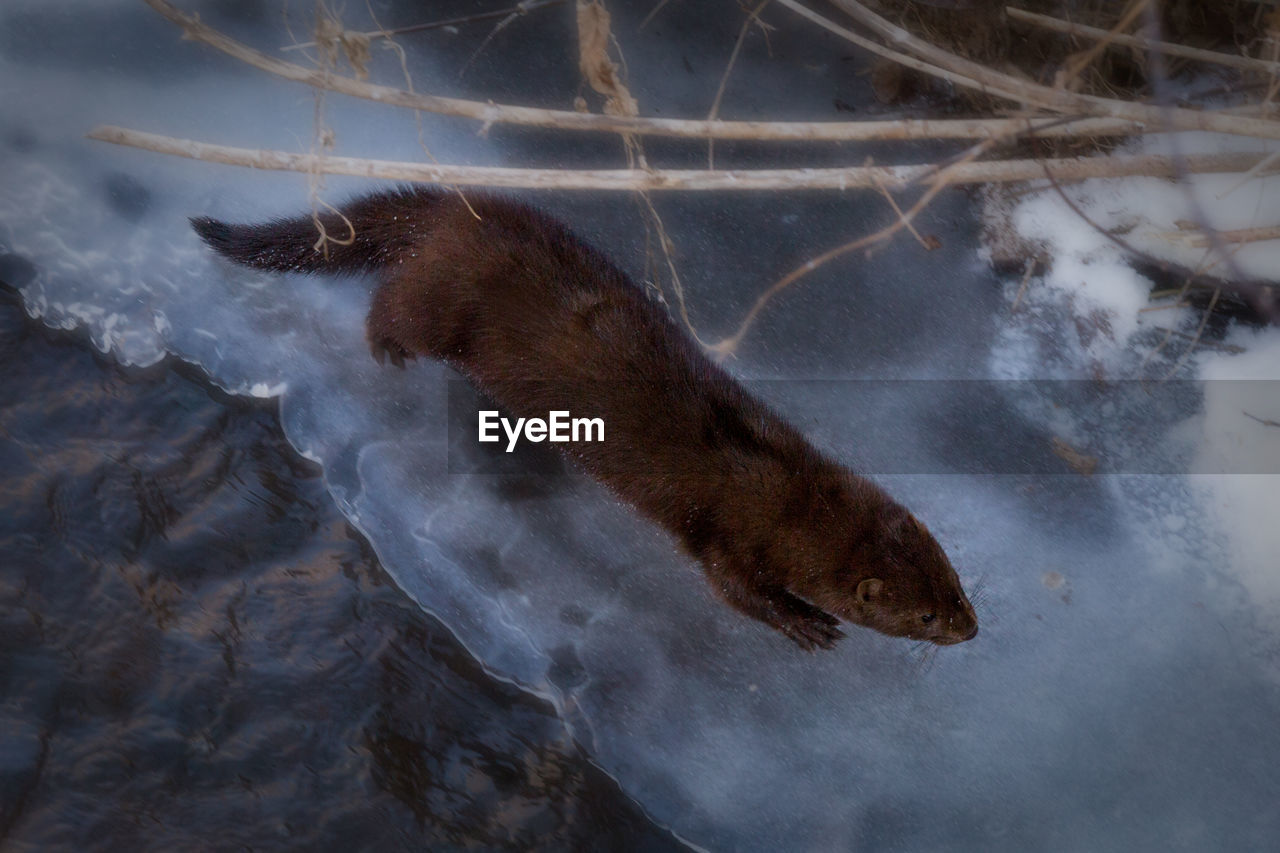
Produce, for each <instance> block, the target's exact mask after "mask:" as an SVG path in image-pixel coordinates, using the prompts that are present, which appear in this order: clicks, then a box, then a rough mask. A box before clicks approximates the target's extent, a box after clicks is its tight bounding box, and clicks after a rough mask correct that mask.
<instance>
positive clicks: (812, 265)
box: [708, 140, 995, 359]
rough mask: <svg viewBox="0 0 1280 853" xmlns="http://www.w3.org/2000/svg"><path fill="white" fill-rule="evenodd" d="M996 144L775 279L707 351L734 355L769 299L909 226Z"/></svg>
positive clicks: (983, 145)
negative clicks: (871, 227) (867, 227)
mask: <svg viewBox="0 0 1280 853" xmlns="http://www.w3.org/2000/svg"><path fill="white" fill-rule="evenodd" d="M994 144H995V140H989V141H987V142H979V143H978V144H977V145H975V146H973V147H972V148H970V149H969V150H968V151H966V152H965V153H964V155H963V156H961V157H960V158H958V159H957V160H955V161H954V162H952V163H951V164H949V165H948V166H946V167H945V168H942V169H936V168H935V170H934V173H933V175H932V176H931V178H930V181H929V188H928V189H927V190H926V191H925V192H924V194H923V195H921V196H920V198H918V199H917V200H916V203H915V204H913V205H911V208H910V209H909V210H908V211H907V212H906V213H901V212H899V214H898V217H897V219H895V220H894V221H893V222H891V223H889V224H888V225H886V226H885V227H883V228H881V229H880V230H879V231H875V232H873V233H871V234H868V235H866V236H865V237H860V238H858V239H857V240H852V241H850V242H848V243H845V244H843V245H841V246H836V247H835V248H834V249H828V250H827V251H826V252H823V253H822V254H821V255H818V256H817V257H816V258H810V259H809V260H807V261H805V262H804V263H803V264H801V265H800V266H798V267H796V268H795V269H793V270H792V271H791V272H789V273H787V274H786V275H784V276H783V277H782V278H780V279H778V280H777V281H775V282H774V283H773V284H771V285H770V286H769V288H768V289H767V290H765V292H764V293H762V294H760V296H758V297H757V298H756V301H755V303H754V304H753V305H752V306H751V310H750V311H748V312H747V316H746V317H744V318H743V320H742V323H740V324H739V326H738V330H737V331H736V332H734V333H733V334H732V335H730V336H729V337H727V338H725V339H724V340H722V341H720V342H719V343H718V344H716V345H715V346H713V347H708V350H709V351H710V352H711V353H712V354H714V355H715V356H717V357H718V358H720V359H724V358H727V357H728V356H730V355H733V354H734V352H735V351H736V350H737V348H738V344H740V343H741V342H742V339H743V337H744V336H745V335H746V334H747V331H748V330H749V329H750V328H751V325H752V324H753V323H754V322H755V321H756V317H758V316H759V315H760V312H761V311H763V310H764V307H765V306H766V305H768V304H769V300H771V299H773V297H774V296H777V295H778V294H779V293H781V292H782V291H783V290H786V289H787V288H788V287H790V286H791V285H792V284H794V283H795V282H797V281H799V280H800V279H802V278H804V277H805V276H807V275H808V274H809V273H811V272H813V271H814V270H816V269H818V267H821V266H823V265H824V264H826V263H828V262H830V261H833V260H835V259H836V258H839V257H841V256H843V255H847V254H849V253H850V252H856V251H857V250H859V249H864V248H867V247H868V246H873V245H875V244H877V243H880V242H882V241H884V240H888V239H889V238H890V237H892V236H893V235H894V234H896V233H898V232H899V231H900V230H902V229H903V228H906V227H908V226H910V225H911V220H913V219H915V218H916V216H917V215H918V214H919V213H920V211H922V210H924V209H925V208H926V207H928V206H929V203H930V202H932V201H933V199H934V197H935V196H936V195H937V194H938V193H940V192H942V191H943V190H944V189H946V188H947V187H949V186H952V185H953V184H952V181H951V176H952V174H953V173H954V172H956V171H958V170H959V169H960V168H961V167H963V166H966V165H971V161H973V160H974V159H976V158H977V157H979V156H981V155H982V154H983V153H984V152H985V151H986V150H987V149H988V148H990V147H991V146H992V145H994ZM895 207H896V205H895Z"/></svg>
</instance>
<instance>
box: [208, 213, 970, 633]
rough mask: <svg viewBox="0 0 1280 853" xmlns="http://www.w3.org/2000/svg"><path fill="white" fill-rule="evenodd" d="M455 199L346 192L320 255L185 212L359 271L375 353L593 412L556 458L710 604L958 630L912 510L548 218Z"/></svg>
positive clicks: (284, 267) (325, 268) (811, 627)
mask: <svg viewBox="0 0 1280 853" xmlns="http://www.w3.org/2000/svg"><path fill="white" fill-rule="evenodd" d="M468 201H469V202H470V204H471V207H472V208H473V209H474V210H475V213H476V214H478V217H479V218H477V216H476V215H473V214H472V212H471V210H469V209H468V208H467V206H466V205H464V204H463V203H462V201H461V200H460V199H459V198H458V197H457V196H456V195H454V194H451V193H447V192H444V191H442V190H437V189H405V190H396V191H391V192H384V193H380V194H377V195H372V196H368V197H365V198H362V199H359V200H356V201H354V202H352V203H350V204H349V205H347V206H346V207H345V208H343V214H344V215H345V216H346V218H347V220H349V221H350V223H351V226H352V227H354V235H353V239H352V240H351V242H350V244H349V245H338V244H334V243H330V244H329V245H328V247H327V250H326V251H325V252H320V251H317V250H316V249H315V248H313V247H314V245H315V243H316V236H317V233H316V228H315V224H314V222H313V221H312V220H311V218H310V217H300V218H297V219H288V220H277V221H274V222H268V223H264V224H261V225H228V224H225V223H221V222H217V221H215V220H212V219H193V220H192V225H193V227H194V228H195V230H196V231H197V232H198V233H199V234H200V236H201V237H203V238H204V240H205V241H206V242H207V243H208V244H209V245H210V246H211V247H213V248H214V249H215V250H217V251H218V252H219V253H220V254H222V255H224V256H226V257H227V258H230V259H231V260H233V261H237V262H239V263H242V264H245V265H248V266H251V267H255V268H258V269H264V270H276V271H282V272H283V271H290V272H321V273H323V272H369V273H376V274H377V275H378V276H379V278H380V285H379V287H378V289H377V291H376V292H375V294H374V297H373V304H372V307H371V308H370V311H369V316H368V322H367V329H366V331H367V335H368V339H369V343H370V347H371V349H372V351H373V353H374V355H375V356H376V357H378V359H379V360H380V361H381V360H382V359H383V357H384V356H389V357H390V358H391V360H392V361H393V362H394V363H396V364H400V365H403V360H404V359H405V358H412V357H414V356H418V355H423V356H429V357H431V358H438V359H442V360H444V361H446V362H448V363H450V364H451V365H453V366H454V367H456V368H457V369H458V370H459V371H461V372H462V373H464V374H466V375H467V376H468V377H469V378H470V379H471V380H472V381H474V382H475V383H476V384H477V385H478V386H479V387H480V388H482V389H483V390H484V391H485V392H486V393H488V394H489V395H490V396H491V397H492V398H493V399H495V400H496V401H498V402H499V403H500V404H501V405H503V406H505V407H506V408H507V409H508V410H509V411H510V412H511V413H512V414H514V415H516V416H517V417H534V416H539V417H545V416H546V414H547V412H549V411H552V410H567V411H569V412H572V413H573V415H575V416H586V417H602V418H603V419H604V422H605V425H606V441H604V442H599V443H578V444H567V445H563V447H566V448H568V449H567V450H565V452H566V453H567V454H569V455H570V456H572V457H573V458H574V459H576V460H577V462H578V463H579V464H580V465H581V466H582V467H583V468H584V469H585V470H586V471H587V472H589V473H590V474H591V475H592V476H593V477H595V478H596V479H597V480H599V481H600V482H602V483H604V484H605V485H606V486H608V487H609V488H610V489H612V490H613V491H614V492H615V493H616V494H617V495H619V496H620V497H621V498H623V499H624V500H626V501H628V502H629V503H631V504H633V505H634V506H636V507H637V508H638V509H640V511H641V512H643V513H644V514H645V515H647V516H648V517H649V518H651V519H653V520H654V521H655V522H657V523H658V524H661V525H662V526H663V527H664V528H666V529H667V530H668V531H670V532H671V533H672V534H673V535H674V536H675V537H676V538H677V539H678V540H679V541H680V542H681V543H682V544H683V545H684V547H685V548H686V549H687V550H688V552H689V553H690V554H692V555H693V556H694V557H696V558H697V559H698V560H699V561H700V562H701V563H702V565H703V567H704V569H705V570H706V574H707V576H708V578H709V579H710V581H711V584H712V586H713V588H714V589H715V590H716V592H717V593H719V595H720V596H721V597H722V598H723V599H724V600H725V601H727V602H728V603H729V604H730V605H732V606H733V607H735V608H737V609H738V610H740V611H741V612H743V613H745V614H747V615H749V616H752V617H754V618H756V619H758V620H760V621H762V622H764V623H765V624H767V625H770V626H771V627H773V628H776V629H777V630H779V631H781V632H782V633H784V634H785V635H787V636H788V637H790V638H791V639H792V640H794V641H795V642H796V643H798V644H799V645H801V646H802V647H804V648H807V649H813V648H815V647H822V648H829V647H831V646H832V645H833V644H834V643H835V641H836V640H837V639H839V638H840V637H841V636H843V634H842V633H841V631H840V630H839V628H838V627H837V625H838V619H840V618H842V619H846V620H848V621H851V622H854V623H857V624H861V625H865V626H867V627H870V628H874V629H876V630H879V631H882V632H884V633H887V634H892V635H895V636H905V637H911V638H914V639H921V640H930V641H932V642H935V643H942V644H945V643H953V642H960V641H962V640H964V639H968V638H969V637H971V636H973V634H974V633H976V631H977V622H976V619H975V617H974V614H973V609H972V607H971V606H970V605H969V602H968V600H967V599H966V597H965V594H964V591H963V590H962V589H961V586H960V582H959V579H958V578H957V577H956V574H955V572H954V570H953V569H952V567H951V565H950V563H949V562H948V561H947V558H946V555H945V554H944V553H943V551H942V549H941V548H940V547H939V546H938V544H937V542H936V541H934V539H933V537H932V536H931V535H930V534H929V532H928V531H927V530H926V529H925V528H924V526H923V525H921V524H920V523H919V522H918V521H917V520H916V519H915V518H914V517H913V516H912V515H911V514H910V513H908V512H907V511H906V510H905V509H904V508H902V507H901V506H899V505H898V504H896V503H895V502H894V501H893V500H892V499H891V498H889V496H888V495H886V494H885V493H884V492H883V491H882V490H881V489H880V488H878V487H877V486H875V485H874V484H872V483H871V482H870V481H868V480H866V479H863V478H861V477H858V476H856V475H854V474H853V473H852V472H850V471H849V470H847V469H845V468H844V467H842V466H840V465H837V464H836V463H834V462H832V461H830V460H828V459H825V458H823V457H822V456H821V455H820V454H819V453H818V452H817V451H816V450H814V448H813V447H812V446H810V445H809V443H808V442H807V441H806V440H805V439H804V437H803V436H802V435H800V433H798V432H797V431H796V430H795V429H793V428H792V427H791V426H790V425H788V424H787V423H786V422H785V421H783V420H782V419H781V418H779V417H778V416H777V415H775V414H774V413H773V412H772V411H771V410H769V409H768V408H767V407H766V406H765V405H763V404H762V403H760V402H759V401H757V400H756V399H754V398H753V397H751V396H750V395H749V394H747V393H746V391H745V390H744V389H743V388H742V387H741V386H740V385H738V383H737V382H735V381H734V380H733V379H732V378H731V377H730V376H729V375H728V374H727V373H726V372H725V371H724V370H722V369H721V368H720V367H718V366H717V365H715V364H713V363H712V362H711V361H710V360H709V359H708V358H707V357H706V356H704V355H703V353H702V352H701V351H700V350H699V349H698V347H697V346H696V345H695V344H694V343H693V342H692V341H690V339H689V338H688V337H686V336H685V335H684V333H683V332H682V331H681V330H680V329H679V328H678V327H677V326H676V325H675V324H674V323H673V322H672V321H671V319H670V318H669V317H668V316H667V314H666V312H665V311H664V310H663V309H662V308H661V307H660V306H658V305H656V304H654V303H653V302H652V301H650V300H649V299H648V297H647V296H646V295H645V294H644V293H643V291H641V290H640V288H638V287H637V286H635V285H634V284H633V283H632V282H631V281H630V280H629V279H628V278H627V276H626V275H625V274H624V273H623V272H622V271H621V270H619V269H618V268H617V267H615V266H614V265H613V264H612V263H611V262H610V261H609V260H608V259H607V258H605V257H604V256H603V255H602V254H600V253H599V252H597V251H596V250H595V249H593V248H591V247H590V246H588V245H586V244H585V243H583V242H582V241H581V240H579V239H578V238H577V237H576V236H574V235H573V234H572V233H570V232H569V231H568V229H567V228H565V227H564V226H563V225H562V224H560V223H559V222H557V221H555V220H554V219H551V218H550V217H548V216H546V215H544V214H542V213H540V212H538V211H537V210H534V209H532V208H529V207H526V206H524V205H522V204H519V203H516V202H513V201H509V200H506V199H502V198H498V197H493V196H485V195H476V194H470V193H469V194H468ZM321 220H322V222H323V224H324V227H325V230H326V231H327V233H328V234H329V235H331V236H334V237H337V238H339V239H342V238H345V237H347V236H348V235H350V234H351V230H350V229H349V228H348V226H347V224H346V222H344V221H343V220H342V219H341V218H340V217H337V216H335V215H325V216H322V217H321Z"/></svg>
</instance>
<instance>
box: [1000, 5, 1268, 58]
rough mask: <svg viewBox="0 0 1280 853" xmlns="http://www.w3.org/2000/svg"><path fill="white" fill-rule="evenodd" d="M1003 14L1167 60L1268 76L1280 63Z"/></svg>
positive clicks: (1029, 15)
mask: <svg viewBox="0 0 1280 853" xmlns="http://www.w3.org/2000/svg"><path fill="white" fill-rule="evenodd" d="M1004 11H1005V13H1006V14H1008V16H1009V17H1010V18H1011V19H1012V20H1015V21H1021V22H1023V23H1027V24H1033V25H1035V26H1037V27H1041V28H1043V29H1046V30H1052V31H1053V32H1058V33H1065V34H1067V35H1073V36H1084V37H1085V38H1090V39H1099V40H1105V41H1106V42H1109V43H1110V44H1113V45H1120V46H1123V47H1137V48H1143V49H1144V50H1150V49H1152V48H1153V47H1156V46H1158V47H1159V48H1160V50H1162V51H1164V53H1165V54H1167V55H1168V56H1178V57H1182V58H1183V59H1194V60H1195V61H1197V62H1210V63H1213V64H1215V65H1226V66H1228V67H1231V68H1240V69H1243V70H1245V71H1263V72H1266V73H1268V74H1275V73H1277V72H1280V62H1269V61H1268V60H1265V59H1254V58H1253V57H1251V56H1235V55H1233V54H1230V53H1220V52H1219V51H1216V50H1201V49H1200V48H1198V47H1186V46H1184V45H1180V44H1173V43H1171V42H1166V41H1162V42H1160V43H1159V44H1158V45H1156V43H1154V42H1152V41H1150V40H1149V39H1146V38H1143V37H1142V36H1130V35H1123V34H1121V33H1114V32H1109V31H1107V30H1102V29H1099V28H1097V27H1089V26H1085V25H1084V24H1073V23H1071V22H1070V21H1063V20H1059V19H1058V18H1051V17H1049V16H1048V15H1039V14H1036V13H1035V12H1027V11H1024V10H1022V9H1016V8H1014V7H1013V6H1006V7H1005V9H1004Z"/></svg>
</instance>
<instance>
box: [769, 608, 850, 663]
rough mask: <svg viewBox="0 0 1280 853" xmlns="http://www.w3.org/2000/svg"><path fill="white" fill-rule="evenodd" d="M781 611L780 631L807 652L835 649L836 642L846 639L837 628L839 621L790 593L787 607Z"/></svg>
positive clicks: (779, 614)
mask: <svg viewBox="0 0 1280 853" xmlns="http://www.w3.org/2000/svg"><path fill="white" fill-rule="evenodd" d="M779 610H780V611H781V612H779V613H778V617H779V619H778V623H779V624H778V629H779V630H780V631H782V633H784V634H786V635H787V636H788V637H790V638H791V639H792V640H793V641H794V642H795V644H796V645H798V646H799V647H800V648H802V649H804V650H805V651H807V652H811V651H813V650H814V649H830V648H834V647H835V644H836V640H839V639H841V638H843V637H844V632H843V631H841V630H840V629H839V628H838V627H836V626H838V625H839V624H840V620H839V619H837V618H836V617H834V616H832V615H831V614H830V613H828V612H826V611H825V610H822V609H821V608H818V607H814V606H813V605H812V604H810V603H809V602H807V601H804V600H802V599H799V598H796V597H795V596H794V595H791V594H790V593H787V594H786V602H785V607H784V608H779Z"/></svg>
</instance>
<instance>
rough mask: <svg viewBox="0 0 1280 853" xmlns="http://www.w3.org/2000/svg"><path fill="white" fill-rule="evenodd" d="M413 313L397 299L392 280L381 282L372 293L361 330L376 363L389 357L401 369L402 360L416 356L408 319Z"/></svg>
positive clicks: (394, 284) (412, 331)
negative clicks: (370, 302)
mask: <svg viewBox="0 0 1280 853" xmlns="http://www.w3.org/2000/svg"><path fill="white" fill-rule="evenodd" d="M415 313H416V312H414V311H411V310H407V307H406V306H405V305H404V304H403V302H402V301H398V300H397V298H396V282H394V281H393V282H387V283H384V284H383V285H382V286H381V287H379V288H378V290H377V291H376V292H375V293H374V294H373V304H372V305H370V306H369V316H368V317H367V318H366V319H365V327H364V329H365V337H366V338H367V339H368V341H369V352H370V353H372V355H373V357H374V359H376V360H377V362H378V364H385V363H386V361H387V359H390V360H391V363H392V364H394V365H395V366H396V367H399V368H400V369H402V370H403V369H404V362H405V359H410V360H412V359H414V358H417V356H418V353H417V352H416V351H415V349H414V346H413V333H414V329H413V327H412V322H411V320H412V315H413V314H415Z"/></svg>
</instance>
